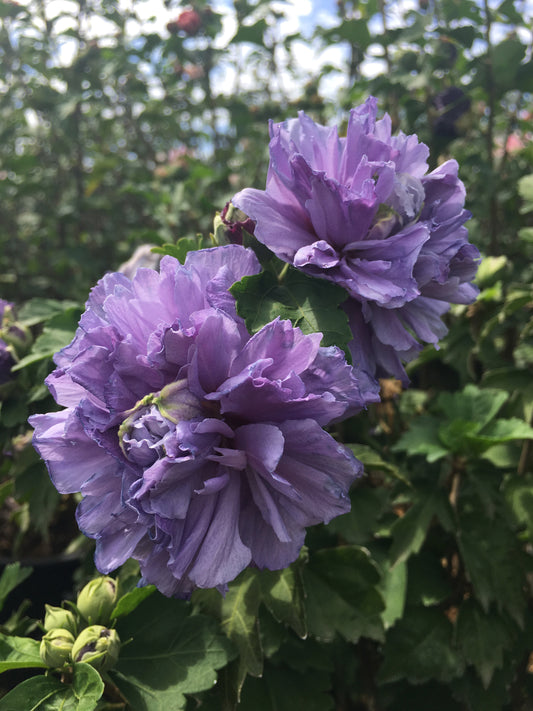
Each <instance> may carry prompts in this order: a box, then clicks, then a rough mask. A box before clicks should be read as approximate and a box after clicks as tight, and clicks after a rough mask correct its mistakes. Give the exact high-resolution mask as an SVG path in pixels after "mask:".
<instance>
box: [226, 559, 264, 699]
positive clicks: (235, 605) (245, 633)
mask: <svg viewBox="0 0 533 711" xmlns="http://www.w3.org/2000/svg"><path fill="white" fill-rule="evenodd" d="M260 602H261V589H260V584H259V579H258V573H257V571H255V570H253V569H251V568H248V569H247V570H245V571H243V573H241V574H240V575H239V577H238V578H237V579H236V580H234V581H233V582H232V583H230V584H229V589H228V591H227V593H226V595H225V597H222V596H219V599H218V606H217V607H218V615H219V618H220V623H221V625H222V629H223V630H224V632H225V634H226V636H227V637H228V638H229V639H230V640H231V641H232V642H233V644H234V645H235V647H236V648H237V649H238V650H239V659H238V674H237V686H238V689H237V691H238V692H239V691H240V689H241V687H242V683H243V681H244V679H245V677H246V675H247V674H251V675H252V676H261V674H262V672H263V651H262V649H261V640H260V638H259V625H258V621H257V614H258V611H259V605H260Z"/></svg>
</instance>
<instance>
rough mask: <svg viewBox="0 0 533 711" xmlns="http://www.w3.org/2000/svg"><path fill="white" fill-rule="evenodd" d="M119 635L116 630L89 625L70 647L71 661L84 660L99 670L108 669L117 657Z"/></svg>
mask: <svg viewBox="0 0 533 711" xmlns="http://www.w3.org/2000/svg"><path fill="white" fill-rule="evenodd" d="M119 651H120V637H119V636H118V632H117V631H116V630H110V629H107V627H102V625H91V627H87V628H86V629H84V630H83V631H82V632H80V634H79V635H78V637H77V639H76V641H75V642H74V646H73V647H72V661H74V662H85V663H86V664H90V665H91V666H92V667H94V668H95V669H98V670H99V671H105V670H106V669H110V668H111V667H112V666H113V665H114V664H115V663H116V661H117V659H118V653H119Z"/></svg>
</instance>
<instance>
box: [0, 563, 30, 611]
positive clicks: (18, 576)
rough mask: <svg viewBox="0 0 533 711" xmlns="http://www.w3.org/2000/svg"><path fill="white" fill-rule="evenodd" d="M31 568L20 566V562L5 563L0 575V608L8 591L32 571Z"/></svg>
mask: <svg viewBox="0 0 533 711" xmlns="http://www.w3.org/2000/svg"><path fill="white" fill-rule="evenodd" d="M32 570H33V569H32V568H28V567H24V568H23V567H21V565H20V563H10V564H9V565H6V567H5V568H4V570H3V571H2V575H1V577H0V610H1V609H2V608H3V606H4V602H5V600H6V598H7V596H8V595H9V593H10V592H11V591H12V590H14V589H15V588H16V587H17V585H20V583H22V582H23V581H24V580H26V578H28V577H29V576H30V575H31V573H32Z"/></svg>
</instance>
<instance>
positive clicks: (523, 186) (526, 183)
mask: <svg viewBox="0 0 533 711" xmlns="http://www.w3.org/2000/svg"><path fill="white" fill-rule="evenodd" d="M518 194H519V195H520V197H521V198H522V200H524V202H525V203H526V204H525V205H523V206H522V208H521V209H520V212H522V213H526V212H531V211H532V210H533V173H532V174H531V175H524V177H523V178H520V180H519V181H518Z"/></svg>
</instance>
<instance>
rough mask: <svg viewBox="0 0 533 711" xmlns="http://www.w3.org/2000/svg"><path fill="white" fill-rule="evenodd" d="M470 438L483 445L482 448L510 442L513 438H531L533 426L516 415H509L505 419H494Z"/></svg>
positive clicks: (532, 436)
mask: <svg viewBox="0 0 533 711" xmlns="http://www.w3.org/2000/svg"><path fill="white" fill-rule="evenodd" d="M470 439H472V440H473V441H474V442H476V444H477V443H479V444H481V445H483V448H488V447H492V446H493V445H495V444H502V443H503V442H511V441H512V440H515V439H533V427H531V426H530V425H528V424H527V422H524V421H523V420H520V419H519V418H518V417H511V418H509V419H507V420H503V419H502V420H494V421H493V422H491V423H490V424H488V425H487V426H486V427H485V428H484V429H483V431H482V432H480V433H479V434H477V435H475V436H474V437H471V438H470Z"/></svg>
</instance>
